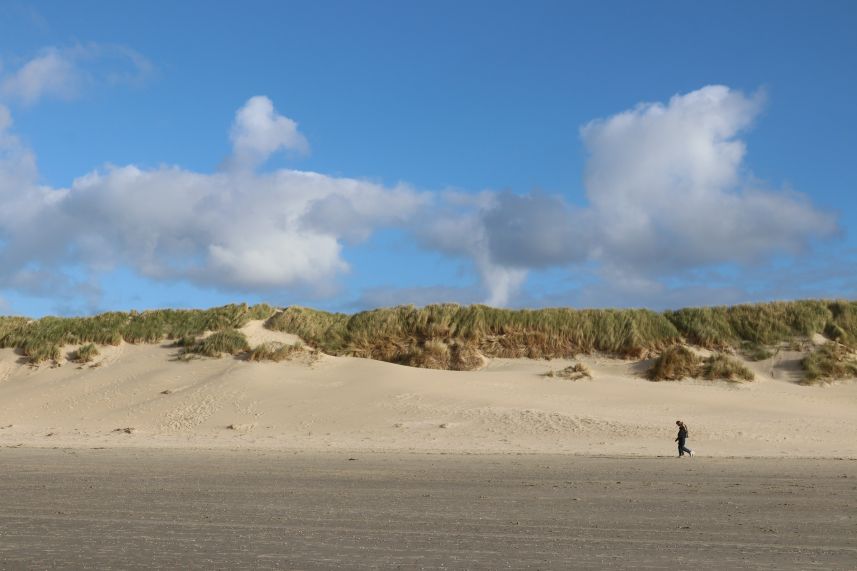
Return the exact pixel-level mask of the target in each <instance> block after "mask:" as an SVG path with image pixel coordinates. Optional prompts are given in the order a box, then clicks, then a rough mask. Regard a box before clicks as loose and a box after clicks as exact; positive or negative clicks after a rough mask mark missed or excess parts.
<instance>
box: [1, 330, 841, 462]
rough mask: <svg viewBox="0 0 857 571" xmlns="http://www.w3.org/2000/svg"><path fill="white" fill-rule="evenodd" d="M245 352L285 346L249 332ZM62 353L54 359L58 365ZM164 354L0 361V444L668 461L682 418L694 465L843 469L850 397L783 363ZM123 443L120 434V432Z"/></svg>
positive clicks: (125, 352) (163, 350)
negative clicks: (745, 460)
mask: <svg viewBox="0 0 857 571" xmlns="http://www.w3.org/2000/svg"><path fill="white" fill-rule="evenodd" d="M243 331H244V332H245V333H246V334H247V336H248V338H249V340H250V342H251V344H254V345H255V344H258V343H260V342H262V341H271V340H277V341H283V342H286V343H294V342H295V341H297V338H295V337H294V336H291V335H286V334H283V333H277V332H273V331H270V330H267V329H265V328H264V327H262V324H261V322H251V323H250V324H248V325H247V326H245V327H244V328H243ZM73 349H74V347H68V348H66V350H65V351H64V354H66V353H68V352H70V351H71V350H73ZM175 355H176V349H175V348H172V347H170V346H169V345H167V344H162V345H129V344H122V345H119V346H116V347H104V348H102V351H101V355H100V356H99V357H98V358H97V359H96V361H95V362H94V363H91V364H87V365H78V364H76V363H72V362H68V361H66V362H64V363H63V364H62V366H59V367H50V366H48V365H43V366H41V367H38V368H34V367H31V366H29V365H26V364H24V363H22V362H21V361H22V359H21V357H20V356H19V355H17V354H16V353H15V352H14V351H13V350H11V349H3V350H2V351H0V445H2V446H17V445H23V446H38V447H53V446H62V447H66V446H67V447H101V446H104V447H198V448H209V447H243V448H272V447H276V448H285V449H300V450H331V449H333V450H354V451H358V450H379V451H383V450H390V451H393V450H395V451H450V452H488V451H491V452H540V453H575V454H608V455H669V454H673V452H674V447H673V446H674V445H673V440H672V439H673V433H674V430H673V423H674V421H675V420H676V419H677V418H682V419H684V420H685V421H686V422H687V423H688V424H689V425H690V429H691V440H690V442H689V444H690V445H691V447H693V448H695V449H696V450H697V452H699V453H700V455H701V456H706V455H707V456H802V457H849V458H855V457H857V444H855V443H857V422H855V421H857V383H854V382H843V383H835V384H832V385H828V386H816V387H805V386H800V385H798V384H796V383H795V382H794V381H795V380H796V378H797V373H796V371H795V364H796V362H797V359H798V357H799V356H798V355H797V354H795V355H790V354H780V355H778V357H777V360H776V361H775V362H774V361H771V360H768V361H762V362H759V363H748V366H750V367H751V368H753V369H754V371H755V372H756V381H754V382H750V383H740V384H738V383H726V382H711V381H693V380H686V381H682V382H661V383H653V382H649V381H647V380H644V379H643V378H642V377H641V376H640V374H639V373H640V372H641V371H642V369H643V368H644V367H645V364H644V363H639V362H634V361H625V360H618V359H610V358H605V357H599V356H589V357H584V358H582V359H581V360H582V361H583V362H584V363H585V364H586V365H587V366H588V367H589V368H590V370H591V371H592V377H593V378H592V379H583V380H578V381H569V380H565V379H561V378H550V377H545V376H543V374H544V373H545V372H547V371H549V370H551V369H554V370H557V369H560V368H562V367H565V366H567V365H569V364H571V363H572V362H571V361H562V360H556V361H543V360H542V361H536V360H524V359H520V360H509V359H493V360H490V361H489V362H488V363H487V365H486V366H485V367H484V368H483V369H481V370H478V371H469V372H455V371H437V370H427V369H416V368H409V367H403V366H398V365H393V364H389V363H383V362H378V361H371V360H367V359H357V358H349V357H331V356H327V355H322V356H320V357H317V358H309V357H308V356H306V355H305V356H303V357H299V358H297V359H295V360H292V361H286V362H280V363H267V362H265V363H255V362H248V361H244V360H240V359H234V358H231V357H224V358H221V359H196V360H193V361H190V362H181V361H178V360H176V359H175ZM125 429H128V430H125Z"/></svg>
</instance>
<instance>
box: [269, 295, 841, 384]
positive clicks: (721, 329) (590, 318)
mask: <svg viewBox="0 0 857 571" xmlns="http://www.w3.org/2000/svg"><path fill="white" fill-rule="evenodd" d="M266 326H267V327H269V328H270V329H274V330H277V331H285V332H287V333H293V334H295V335H297V336H299V337H301V338H302V339H303V340H305V341H306V342H307V343H309V344H311V345H313V346H315V347H317V348H318V349H320V350H322V351H324V352H326V353H330V354H332V355H355V356H359V357H368V358H371V359H378V360H381V361H389V362H393V363H401V364H409V365H413V366H420V367H431V368H447V369H468V368H473V367H475V366H479V364H480V362H481V360H480V359H477V357H478V355H479V354H482V355H485V356H488V357H509V358H516V357H529V358H558V357H564V358H570V357H573V356H574V355H576V354H580V353H592V352H594V351H601V352H605V353H610V354H613V355H618V356H623V357H637V358H638V357H642V356H644V355H647V354H652V353H659V352H661V351H663V350H664V349H666V348H667V347H670V346H672V345H674V344H676V343H678V342H682V341H684V342H686V343H688V344H691V345H696V346H700V347H704V348H708V349H714V350H720V351H722V350H727V349H728V350H731V349H741V350H743V351H744V352H745V353H746V354H747V355H748V357H749V358H750V359H758V360H761V359H766V358H770V357H771V356H772V355H773V348H775V347H776V346H777V345H778V344H781V343H788V344H795V343H800V342H802V340H805V339H806V338H808V337H809V336H811V335H813V334H815V333H821V334H824V335H826V336H828V337H830V338H832V339H833V338H835V339H837V340H839V341H840V342H841V343H844V344H851V345H852V346H854V345H855V344H857V302H850V301H814V300H808V301H792V302H774V303H764V304H754V305H736V306H732V307H703V308H689V309H681V310H678V311H667V312H664V313H656V312H653V311H648V310H644V309H624V310H618V309H585V310H574V309H567V308H553V309H540V310H508V309H496V308H492V307H486V306H483V305H472V306H459V305H452V304H446V305H429V306H426V307H424V308H415V307H413V306H400V307H393V308H385V309H375V310H371V311H363V312H360V313H356V314H354V315H346V314H344V313H328V312H324V311H318V310H314V309H307V308H303V307H288V308H286V309H285V310H283V311H282V312H280V313H278V314H276V315H275V316H273V317H272V318H271V319H269V320H268V322H267V324H266Z"/></svg>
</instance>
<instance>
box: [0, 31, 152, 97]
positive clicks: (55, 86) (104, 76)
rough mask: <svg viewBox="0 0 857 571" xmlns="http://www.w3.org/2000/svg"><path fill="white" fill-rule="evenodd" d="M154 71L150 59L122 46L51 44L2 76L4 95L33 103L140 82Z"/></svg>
mask: <svg viewBox="0 0 857 571" xmlns="http://www.w3.org/2000/svg"><path fill="white" fill-rule="evenodd" d="M152 71H153V66H152V64H151V62H149V60H148V59H146V58H145V57H144V56H143V55H141V54H139V53H137V52H136V51H134V50H132V49H130V48H128V47H125V46H118V45H106V44H86V45H75V46H71V47H65V48H58V47H48V48H45V49H43V50H41V51H40V52H39V54H38V55H36V56H35V57H33V58H31V59H29V60H26V61H24V62H23V63H21V64H20V65H19V66H18V67H17V69H13V70H12V71H10V72H9V73H6V74H3V75H0V98H2V99H4V100H14V101H19V102H21V103H23V104H25V105H32V104H34V103H36V102H38V101H39V100H41V99H43V98H57V99H65V100H68V99H74V98H76V97H78V96H79V95H80V94H81V93H82V92H83V90H84V89H85V88H86V87H89V86H91V85H94V84H98V83H105V84H117V83H136V82H140V81H142V80H144V79H145V78H146V77H147V76H149V75H150V74H151V73H152Z"/></svg>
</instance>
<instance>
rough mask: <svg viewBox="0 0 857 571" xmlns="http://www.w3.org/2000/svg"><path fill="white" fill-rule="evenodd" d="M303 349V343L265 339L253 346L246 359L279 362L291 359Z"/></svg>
mask: <svg viewBox="0 0 857 571" xmlns="http://www.w3.org/2000/svg"><path fill="white" fill-rule="evenodd" d="M303 351H304V346H303V343H296V344H294V345H287V344H286V343H280V342H279V341H267V342H265V343H262V344H261V345H257V346H256V347H254V348H253V349H252V350H251V351H250V354H249V355H248V356H247V360H248V361H274V362H275V363H279V362H280V361H285V360H286V359H291V358H292V357H294V356H295V355H296V354H299V353H302V352H303Z"/></svg>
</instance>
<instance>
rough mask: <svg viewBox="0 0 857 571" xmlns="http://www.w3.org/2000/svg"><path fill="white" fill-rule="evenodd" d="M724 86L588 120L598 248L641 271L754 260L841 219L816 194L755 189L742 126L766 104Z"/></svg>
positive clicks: (796, 245)
mask: <svg viewBox="0 0 857 571" xmlns="http://www.w3.org/2000/svg"><path fill="white" fill-rule="evenodd" d="M761 105H762V97H761V96H758V95H757V96H754V97H747V96H745V95H744V94H742V93H741V92H738V91H733V90H730V89H729V88H727V87H725V86H722V85H715V86H708V87H704V88H702V89H700V90H698V91H694V92H692V93H688V94H686V95H676V96H674V97H672V99H670V101H669V103H668V104H666V105H663V104H660V103H649V104H642V105H639V106H637V107H636V108H634V109H632V110H630V111H625V112H623V113H619V114H617V115H614V116H612V117H609V118H607V119H604V120H597V121H593V122H591V123H589V124H587V125H586V126H584V127H583V128H582V129H581V135H582V137H583V141H584V144H585V145H586V148H587V150H588V151H589V154H590V155H589V160H588V162H587V167H586V179H585V185H586V192H587V197H588V198H589V201H590V203H591V210H592V213H593V217H594V219H595V220H597V224H598V228H597V230H598V232H599V237H600V244H599V246H598V248H597V251H596V252H594V254H595V255H596V256H597V257H598V258H599V259H601V260H603V261H604V262H606V263H609V264H614V265H623V266H629V267H631V268H633V269H635V270H636V271H638V272H642V273H649V272H665V271H671V270H680V269H684V268H689V267H696V266H701V265H706V264H712V263H722V262H751V261H754V260H758V259H760V258H762V257H764V256H768V255H770V254H773V253H780V252H790V253H795V252H798V251H800V250H801V249H802V248H803V247H805V245H806V244H807V243H808V241H809V240H811V239H812V238H814V237H819V236H825V235H830V234H831V233H832V232H834V231H835V229H836V222H835V219H834V218H833V217H832V216H831V215H830V214H828V213H825V212H821V211H819V210H817V209H815V208H814V207H813V206H812V205H811V204H810V203H809V202H808V200H807V199H806V198H804V197H802V196H800V195H798V194H795V193H788V192H771V191H767V190H764V189H759V188H755V187H754V186H753V183H752V181H751V180H750V179H749V177H748V176H747V175H746V174H745V173H744V172H743V171H742V162H743V159H744V155H745V153H746V147H745V144H744V142H743V141H741V140H740V139H738V138H737V137H738V135H739V134H740V133H741V132H742V131H744V130H745V129H746V128H747V127H749V126H750V124H751V122H752V121H753V119H754V118H755V117H756V116H757V114H758V113H759V111H760V109H761Z"/></svg>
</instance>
